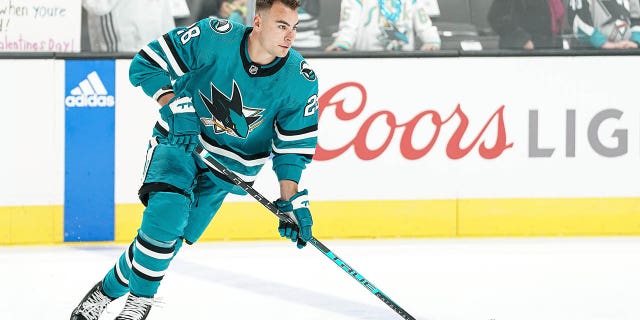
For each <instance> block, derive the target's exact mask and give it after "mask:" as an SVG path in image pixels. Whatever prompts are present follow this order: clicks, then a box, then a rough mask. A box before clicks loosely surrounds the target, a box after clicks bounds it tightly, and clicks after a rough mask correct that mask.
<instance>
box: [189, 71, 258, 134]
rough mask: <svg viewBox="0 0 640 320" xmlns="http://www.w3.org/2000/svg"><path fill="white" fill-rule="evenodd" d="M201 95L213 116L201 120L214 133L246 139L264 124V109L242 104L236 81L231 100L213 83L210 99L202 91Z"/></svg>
mask: <svg viewBox="0 0 640 320" xmlns="http://www.w3.org/2000/svg"><path fill="white" fill-rule="evenodd" d="M199 93H200V98H201V99H202V102H203V103H204V105H205V106H206V107H207V109H209V112H210V113H211V116H212V118H204V117H203V118H200V121H202V123H203V124H204V125H205V126H207V127H213V132H214V133H216V134H218V133H226V134H228V135H231V136H234V137H239V138H246V137H247V136H248V135H249V132H251V131H253V129H255V128H257V127H258V126H260V124H262V121H263V119H262V112H263V111H264V109H258V108H249V107H246V106H245V105H244V104H243V103H242V93H240V88H238V84H237V83H236V82H235V80H234V81H233V92H232V93H231V98H229V97H227V96H226V95H225V94H224V93H222V92H221V91H220V90H218V88H216V86H215V85H213V83H211V97H210V98H209V97H207V96H206V95H205V94H204V93H202V91H200V92H199Z"/></svg>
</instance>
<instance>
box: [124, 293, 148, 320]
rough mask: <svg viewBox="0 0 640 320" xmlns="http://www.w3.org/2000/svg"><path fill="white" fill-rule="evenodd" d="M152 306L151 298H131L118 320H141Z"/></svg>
mask: <svg viewBox="0 0 640 320" xmlns="http://www.w3.org/2000/svg"><path fill="white" fill-rule="evenodd" d="M152 304H153V298H144V297H132V296H129V300H127V302H126V303H125V305H124V309H123V310H122V312H121V313H120V315H119V316H118V319H126V320H138V319H142V318H143V317H144V315H145V313H146V312H147V309H148V308H149V307H151V305H152Z"/></svg>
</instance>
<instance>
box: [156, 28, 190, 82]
mask: <svg viewBox="0 0 640 320" xmlns="http://www.w3.org/2000/svg"><path fill="white" fill-rule="evenodd" d="M158 43H159V44H160V47H161V48H162V51H163V52H164V55H165V56H167V59H168V60H169V64H170V65H171V68H172V69H173V71H175V73H176V75H178V77H182V76H183V75H184V72H182V69H181V68H180V65H178V61H177V60H176V57H174V56H173V52H171V49H169V45H168V44H167V42H166V41H165V39H164V37H162V36H161V37H159V38H158Z"/></svg>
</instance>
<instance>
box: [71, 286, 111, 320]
mask: <svg viewBox="0 0 640 320" xmlns="http://www.w3.org/2000/svg"><path fill="white" fill-rule="evenodd" d="M113 300H115V299H112V298H110V297H109V296H107V295H106V294H105V293H104V291H102V281H100V282H98V283H96V285H95V286H93V288H91V290H89V292H87V294H86V295H85V296H84V298H82V301H80V304H78V306H77V307H76V308H75V309H74V310H73V312H71V320H98V318H100V314H102V312H103V311H104V309H106V308H107V305H109V303H110V302H111V301H113Z"/></svg>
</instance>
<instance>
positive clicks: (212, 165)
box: [195, 146, 415, 320]
mask: <svg viewBox="0 0 640 320" xmlns="http://www.w3.org/2000/svg"><path fill="white" fill-rule="evenodd" d="M195 152H196V153H197V154H198V155H199V156H200V158H201V159H202V161H204V162H205V163H206V164H207V165H208V166H209V169H210V170H216V171H219V172H221V173H222V174H224V175H225V176H226V177H227V178H229V179H230V180H231V181H232V182H233V183H235V184H236V185H237V186H239V187H241V188H242V189H244V191H246V192H247V193H248V194H249V195H251V196H252V197H253V198H254V199H256V200H258V202H260V204H262V205H263V206H264V207H265V208H267V209H268V210H269V211H271V213H273V214H275V215H276V216H277V217H278V218H279V219H281V220H284V221H286V222H289V223H295V222H293V220H292V219H291V218H290V217H289V216H287V215H286V214H284V213H282V212H280V211H279V210H278V208H276V206H275V205H273V203H271V201H269V200H267V199H266V198H265V197H264V196H262V194H260V193H259V192H258V191H257V190H256V189H254V188H253V187H252V186H250V185H249V184H248V183H246V182H245V181H244V180H242V179H241V178H240V177H238V175H236V174H235V173H233V172H232V171H230V170H228V169H227V168H226V167H225V166H223V165H222V164H221V163H220V162H218V161H217V160H216V159H215V158H214V157H213V156H212V155H211V153H209V152H208V151H207V150H205V149H203V148H202V147H201V146H198V147H196V150H195ZM308 242H309V243H311V244H312V245H313V246H314V247H316V249H318V250H319V251H320V252H322V253H323V254H324V255H325V256H326V257H327V258H329V259H330V260H331V261H333V262H334V263H335V264H336V265H337V266H338V267H340V269H342V270H344V271H345V272H346V273H347V274H349V275H350V276H351V277H352V278H354V279H355V280H356V281H358V282H359V283H360V284H361V285H362V286H364V287H365V288H367V290H369V291H370V292H371V293H373V294H374V295H375V296H376V297H378V298H379V299H380V300H382V302H384V303H385V304H386V305H387V306H389V308H391V309H392V310H393V311H395V312H396V313H398V314H399V315H400V316H401V317H402V318H403V319H408V320H415V318H414V317H413V316H411V315H410V314H409V313H407V312H406V311H405V310H404V309H402V308H401V307H400V306H399V305H398V304H397V303H395V302H394V301H393V300H391V298H389V297H388V296H387V295H386V294H384V293H383V292H382V291H381V290H380V289H378V288H377V287H376V286H375V285H373V283H371V282H370V281H369V280H367V279H366V278H365V277H364V276H363V275H361V274H360V273H358V271H356V270H355V269H354V268H352V267H351V266H349V265H348V264H347V263H346V262H345V261H344V260H342V259H341V258H340V257H338V255H336V254H335V253H333V252H332V251H331V250H330V249H329V248H328V247H327V246H325V245H324V244H322V242H320V241H319V240H318V239H316V238H315V237H312V238H311V240H309V241H308Z"/></svg>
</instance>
